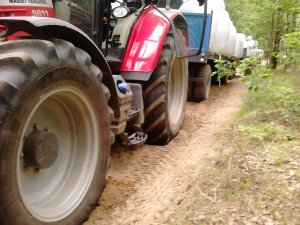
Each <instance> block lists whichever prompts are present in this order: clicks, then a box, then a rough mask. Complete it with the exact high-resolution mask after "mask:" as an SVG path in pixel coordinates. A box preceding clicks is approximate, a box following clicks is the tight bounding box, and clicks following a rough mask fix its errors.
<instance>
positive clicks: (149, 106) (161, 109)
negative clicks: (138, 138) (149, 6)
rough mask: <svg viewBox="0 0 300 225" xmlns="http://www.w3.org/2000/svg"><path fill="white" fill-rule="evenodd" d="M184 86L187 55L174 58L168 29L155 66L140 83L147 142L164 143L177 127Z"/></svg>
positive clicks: (181, 116)
mask: <svg viewBox="0 0 300 225" xmlns="http://www.w3.org/2000/svg"><path fill="white" fill-rule="evenodd" d="M187 90H188V62H187V59H177V58H176V53H175V46H174V37H173V35H172V34H171V33H168V34H167V36H166V39H165V42H164V44H163V47H162V51H161V54H160V57H159V61H158V64H157V67H156V69H155V70H154V72H153V74H152V75H151V78H150V79H149V81H147V82H146V83H145V85H144V95H143V98H144V104H145V123H144V130H145V133H146V134H148V143H149V144H157V145H165V144H167V143H168V142H169V141H170V140H172V139H173V138H174V137H175V136H176V135H177V134H178V132H179V131H180V129H181V127H182V124H183V120H184V113H185V105H186V100H187Z"/></svg>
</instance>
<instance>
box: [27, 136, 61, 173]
mask: <svg viewBox="0 0 300 225" xmlns="http://www.w3.org/2000/svg"><path fill="white" fill-rule="evenodd" d="M58 152H59V147H58V140H57V138H56V137H55V135H54V134H53V133H51V132H49V131H39V130H35V131H33V132H31V134H29V135H28V136H27V137H26V139H25V143H24V148H23V153H24V161H25V165H26V167H34V168H37V169H47V168H49V167H51V166H52V165H53V164H54V163H55V160H56V158H57V156H58Z"/></svg>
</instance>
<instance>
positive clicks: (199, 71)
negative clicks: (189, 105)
mask: <svg viewBox="0 0 300 225" xmlns="http://www.w3.org/2000/svg"><path fill="white" fill-rule="evenodd" d="M194 73H195V74H193V75H192V77H193V78H197V79H199V80H198V81H193V82H190V84H189V91H188V93H189V94H188V99H189V100H190V101H194V102H201V101H204V100H206V99H208V97H209V93H210V87H211V68H210V65H208V64H200V65H199V67H198V68H195V70H194Z"/></svg>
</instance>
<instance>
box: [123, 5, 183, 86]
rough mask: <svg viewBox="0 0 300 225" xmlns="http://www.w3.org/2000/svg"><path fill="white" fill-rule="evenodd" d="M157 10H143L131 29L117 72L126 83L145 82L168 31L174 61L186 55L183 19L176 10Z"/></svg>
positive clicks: (154, 8)
mask: <svg viewBox="0 0 300 225" xmlns="http://www.w3.org/2000/svg"><path fill="white" fill-rule="evenodd" d="M159 10H160V11H161V12H159V11H158V10H157V8H156V7H154V6H150V7H148V8H146V9H145V10H144V11H143V12H141V14H140V15H139V16H138V18H137V19H136V21H135V23H134V25H133V27H132V29H131V32H130V37H129V39H128V42H127V46H126V49H125V53H124V57H123V60H122V65H121V68H120V71H121V75H122V76H123V77H124V78H125V79H126V80H140V81H147V80H149V78H150V76H151V74H152V72H153V71H154V69H155V68H156V66H157V63H158V59H159V56H160V53H161V50H162V46H163V43H164V41H165V38H166V36H167V33H168V32H169V31H170V30H172V31H173V34H174V37H175V48H176V53H177V57H182V56H184V55H187V49H188V25H187V23H186V21H185V19H184V17H183V16H182V14H181V13H180V12H179V11H178V10H165V9H159ZM162 13H163V14H164V15H162ZM182 33H183V35H182Z"/></svg>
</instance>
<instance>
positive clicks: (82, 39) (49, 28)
mask: <svg viewBox="0 0 300 225" xmlns="http://www.w3.org/2000/svg"><path fill="white" fill-rule="evenodd" d="M0 25H4V26H7V27H9V28H12V32H18V31H23V32H26V33H28V34H30V35H32V36H35V37H39V38H41V39H50V38H59V39H63V40H66V41H69V42H71V43H72V44H74V45H75V46H76V47H78V48H81V49H82V50H84V51H86V52H87V53H88V54H89V55H90V56H91V61H92V63H94V64H95V65H96V66H98V67H99V68H100V69H101V71H102V73H103V80H102V81H103V83H104V84H105V85H106V87H108V88H109V89H110V94H111V98H110V106H111V107H112V108H113V110H114V111H115V110H117V109H115V108H116V107H117V105H118V104H117V101H118V100H117V91H116V89H115V85H114V80H113V77H112V72H111V70H110V68H109V65H108V63H107V61H106V60H105V57H104V56H103V54H102V53H101V51H100V49H99V48H98V47H97V46H96V44H95V43H94V42H93V41H92V40H91V39H90V37H89V36H87V35H86V34H85V33H84V32H83V31H81V30H80V29H78V28H77V27H75V26H73V25H72V24H70V23H68V22H65V21H62V20H58V19H55V18H48V17H38V18H37V17H1V18H0Z"/></svg>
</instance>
